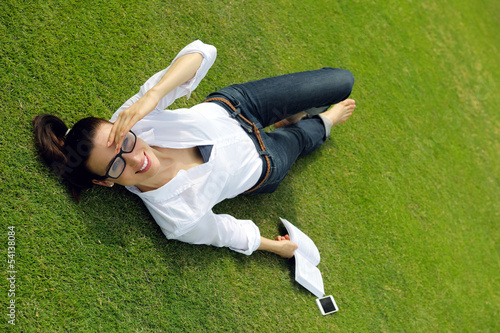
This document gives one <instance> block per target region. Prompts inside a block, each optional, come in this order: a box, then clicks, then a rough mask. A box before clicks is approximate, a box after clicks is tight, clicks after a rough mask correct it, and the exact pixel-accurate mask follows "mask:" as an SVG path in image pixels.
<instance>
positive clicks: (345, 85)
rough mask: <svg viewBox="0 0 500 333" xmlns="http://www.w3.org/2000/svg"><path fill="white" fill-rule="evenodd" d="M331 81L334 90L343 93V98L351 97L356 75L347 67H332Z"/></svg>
mask: <svg viewBox="0 0 500 333" xmlns="http://www.w3.org/2000/svg"><path fill="white" fill-rule="evenodd" d="M331 69H332V76H331V82H332V84H333V86H334V90H335V91H336V92H337V93H339V94H340V95H343V96H344V97H343V99H345V98H347V97H349V95H350V94H351V92H352V88H353V86H354V75H353V74H352V73H351V72H350V71H349V70H347V69H341V68H331Z"/></svg>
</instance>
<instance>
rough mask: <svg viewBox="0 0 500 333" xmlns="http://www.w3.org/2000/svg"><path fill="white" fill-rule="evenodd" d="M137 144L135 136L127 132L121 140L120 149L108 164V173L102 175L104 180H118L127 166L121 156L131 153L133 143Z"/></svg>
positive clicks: (133, 146)
mask: <svg viewBox="0 0 500 333" xmlns="http://www.w3.org/2000/svg"><path fill="white" fill-rule="evenodd" d="M136 142H137V137H136V136H135V134H134V132H132V131H129V132H128V133H127V135H125V138H124V139H123V144H122V147H121V148H120V152H119V153H118V154H117V155H116V156H115V158H114V159H113V160H112V161H111V163H109V168H108V171H107V172H106V175H104V179H106V178H113V179H116V178H119V177H120V176H121V175H122V173H123V170H125V167H126V166H127V163H126V162H125V159H124V158H123V157H122V154H128V153H131V152H132V151H133V150H134V148H135V143H136Z"/></svg>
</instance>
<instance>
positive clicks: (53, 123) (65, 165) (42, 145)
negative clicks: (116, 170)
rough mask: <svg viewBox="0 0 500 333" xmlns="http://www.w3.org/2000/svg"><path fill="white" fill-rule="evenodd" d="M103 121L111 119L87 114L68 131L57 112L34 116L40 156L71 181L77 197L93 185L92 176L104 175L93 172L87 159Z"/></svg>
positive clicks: (71, 186)
mask: <svg viewBox="0 0 500 333" xmlns="http://www.w3.org/2000/svg"><path fill="white" fill-rule="evenodd" d="M104 123H109V122H108V121H107V120H105V119H102V118H95V117H88V118H84V119H81V120H80V121H78V122H77V123H76V124H75V125H74V126H73V128H71V130H70V131H69V133H67V131H68V127H67V126H66V124H65V123H64V121H62V120H61V119H60V118H59V117H57V116H53V115H48V114H41V115H38V116H36V117H35V118H34V119H33V131H34V133H35V139H36V142H37V145H38V148H39V154H40V156H41V157H42V158H43V160H44V161H45V163H46V164H47V165H48V166H50V167H51V168H53V169H54V170H55V171H56V173H57V174H58V175H59V176H61V177H62V178H63V179H64V180H66V181H67V182H68V183H69V186H70V189H71V193H72V195H73V197H74V198H75V199H76V200H79V198H80V195H81V192H82V191H83V190H85V189H88V188H91V187H92V185H93V183H92V179H102V176H99V175H96V174H95V173H93V172H91V171H90V170H89V169H88V168H87V164H86V163H87V160H88V158H89V155H90V152H91V151H92V148H93V146H94V145H93V138H94V136H95V134H96V131H97V129H98V127H99V126H101V125H102V124H104ZM66 133H67V134H66Z"/></svg>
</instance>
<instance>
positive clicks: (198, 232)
mask: <svg viewBox="0 0 500 333" xmlns="http://www.w3.org/2000/svg"><path fill="white" fill-rule="evenodd" d="M157 222H158V221H157ZM158 224H159V225H160V227H161V223H158ZM162 231H163V233H164V234H165V236H167V238H169V239H177V240H179V241H182V242H186V243H190V244H205V245H213V246H218V247H229V248H230V249H231V250H233V251H236V252H239V253H243V254H246V255H251V254H252V253H253V252H254V251H255V250H257V248H258V247H259V246H260V232H259V228H258V227H257V226H256V225H255V223H253V222H252V221H251V220H238V219H236V218H234V217H232V216H231V215H227V214H214V213H213V212H209V213H207V214H205V215H204V216H203V217H202V218H201V219H200V220H198V221H196V222H195V223H194V227H193V228H191V229H190V230H189V231H187V232H185V233H183V234H181V235H172V234H170V233H169V232H168V230H166V229H164V228H162Z"/></svg>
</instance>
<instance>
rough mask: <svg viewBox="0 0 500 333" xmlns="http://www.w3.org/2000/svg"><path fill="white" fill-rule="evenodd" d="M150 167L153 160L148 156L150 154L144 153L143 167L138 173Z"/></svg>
mask: <svg viewBox="0 0 500 333" xmlns="http://www.w3.org/2000/svg"><path fill="white" fill-rule="evenodd" d="M150 167H151V160H150V159H149V158H148V155H146V153H144V162H143V163H142V167H141V169H140V170H139V171H137V172H136V173H144V172H146V171H148V170H149V168H150Z"/></svg>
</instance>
